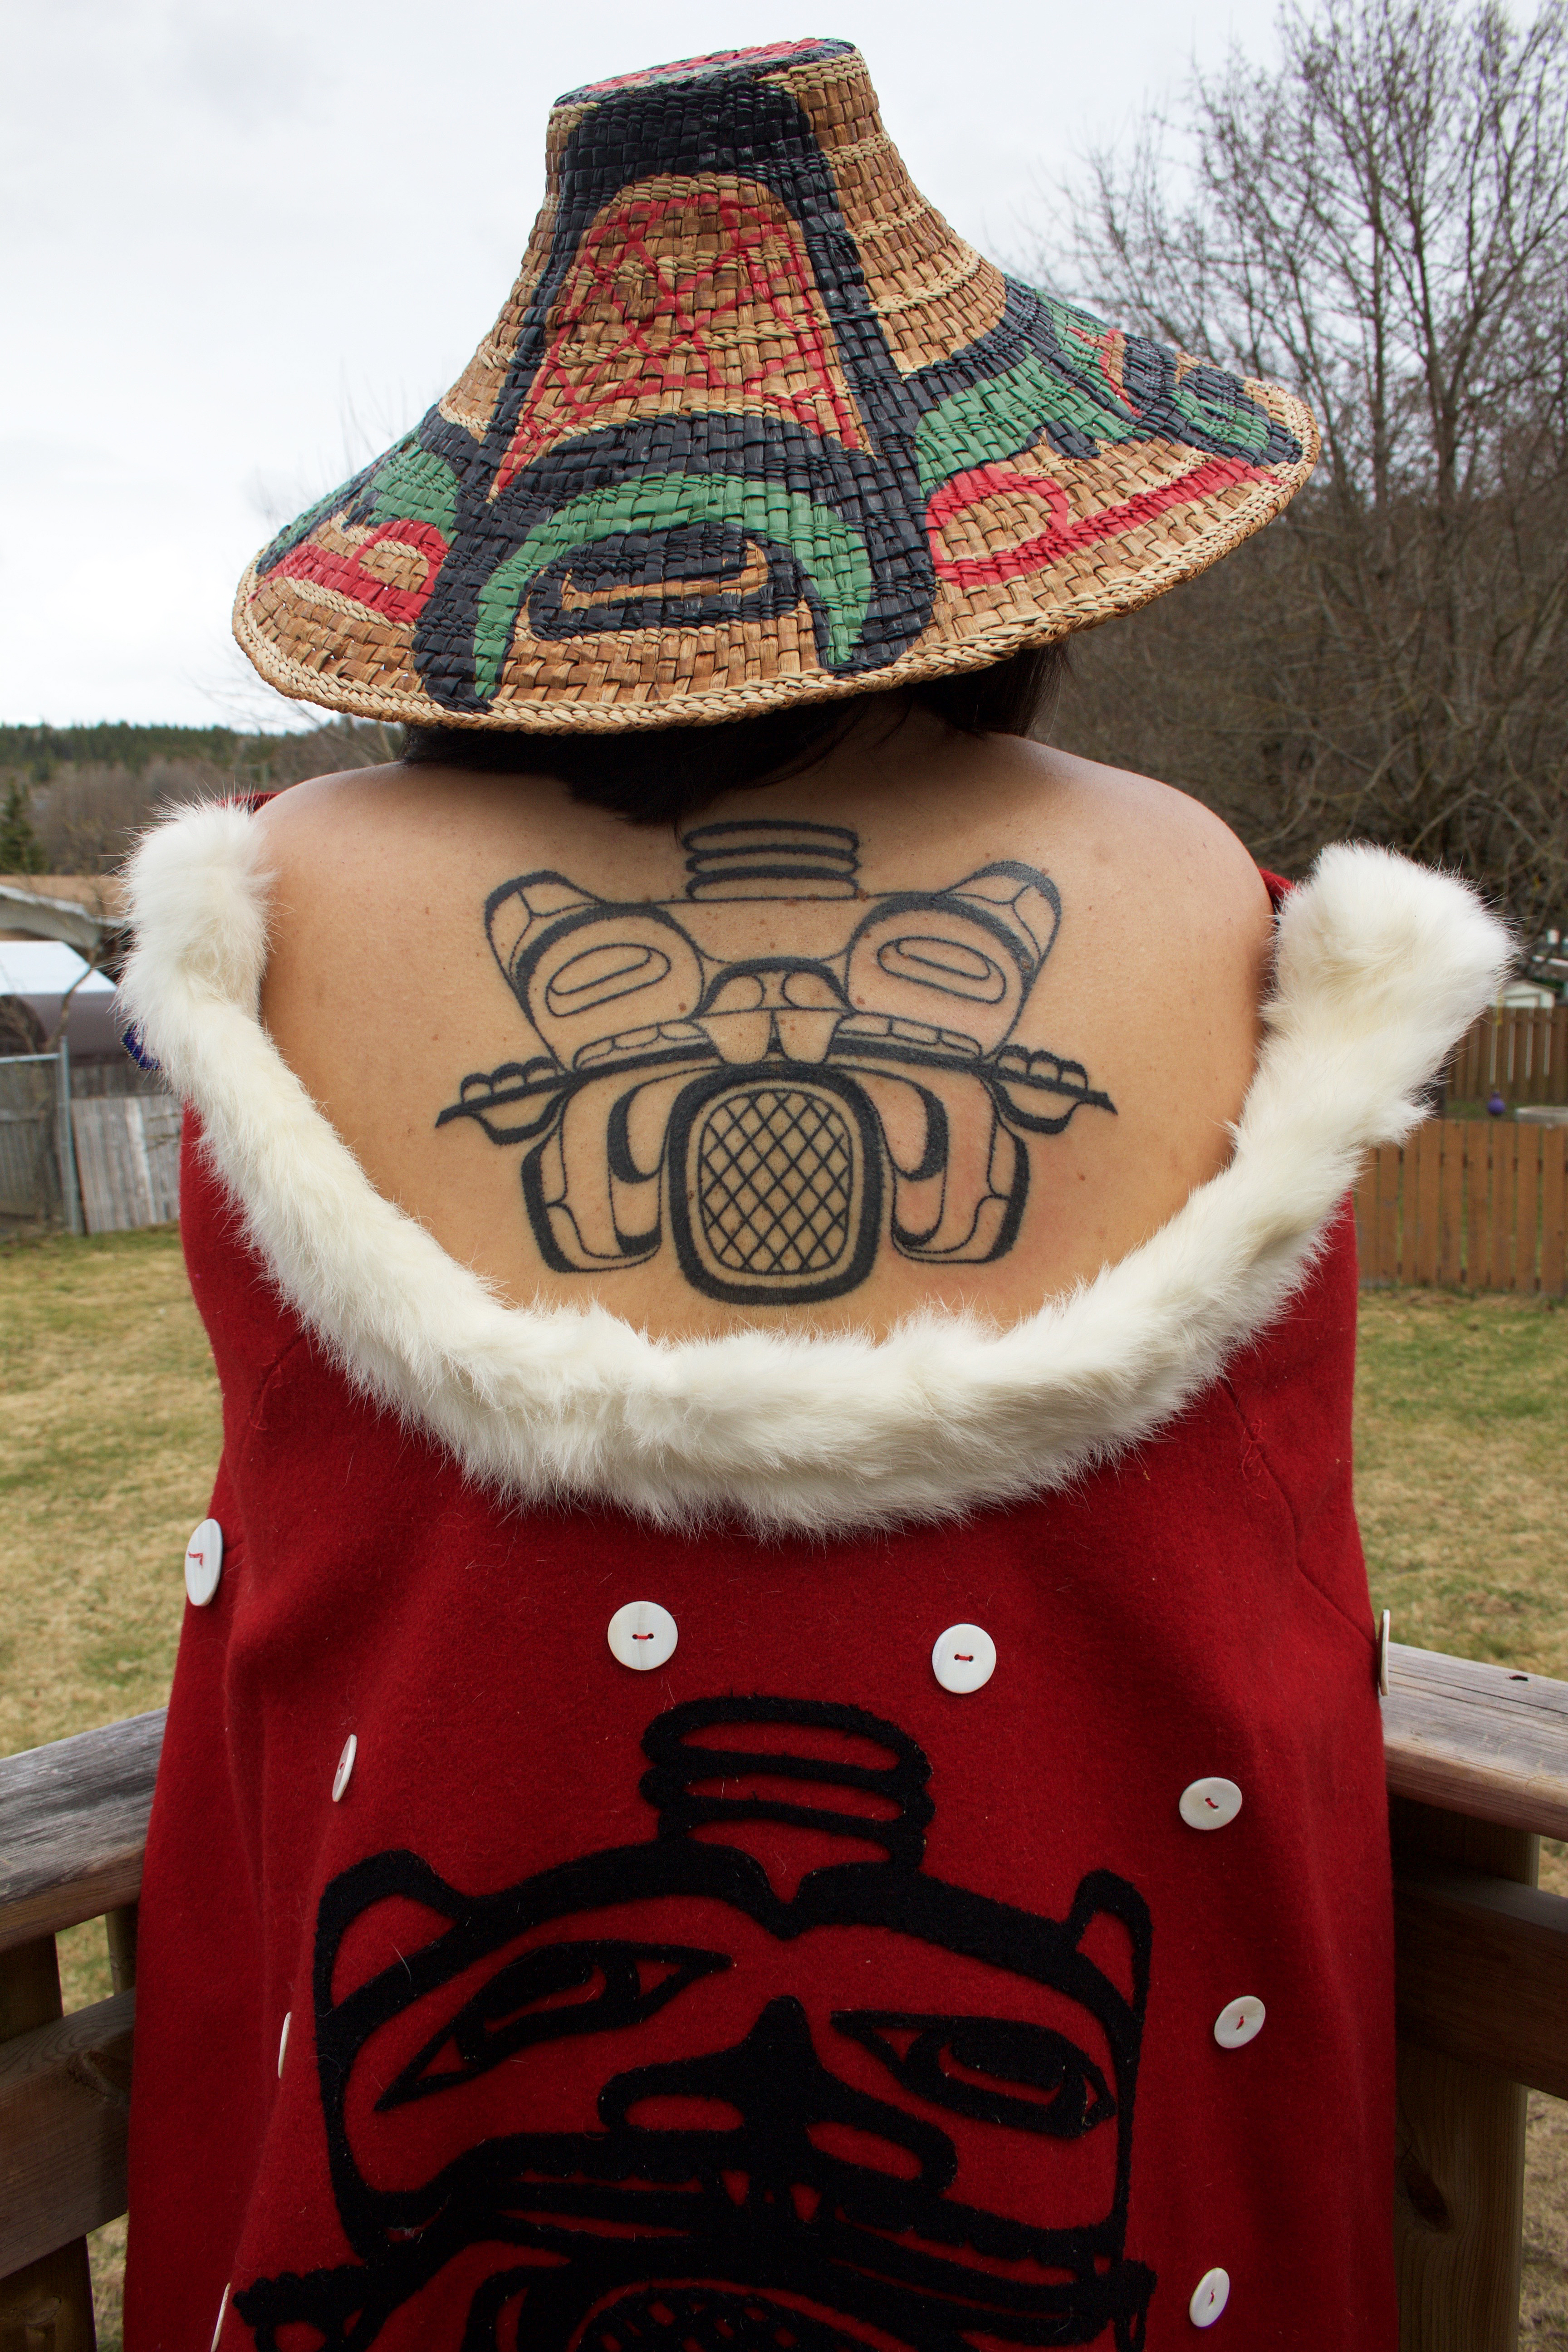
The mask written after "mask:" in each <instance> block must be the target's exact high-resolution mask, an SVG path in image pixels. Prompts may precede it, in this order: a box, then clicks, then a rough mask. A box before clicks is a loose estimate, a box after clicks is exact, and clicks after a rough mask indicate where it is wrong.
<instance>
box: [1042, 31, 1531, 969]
mask: <svg viewBox="0 0 1568 2352" xmlns="http://www.w3.org/2000/svg"><path fill="white" fill-rule="evenodd" d="M1279 35H1280V62H1279V66H1278V68H1275V69H1273V70H1269V71H1264V70H1260V69H1258V68H1256V67H1254V66H1250V65H1248V64H1247V61H1246V60H1245V58H1243V57H1242V56H1241V55H1240V54H1239V53H1233V54H1232V56H1231V58H1230V59H1229V61H1228V63H1227V65H1226V68H1224V70H1223V71H1221V72H1220V73H1219V74H1218V75H1217V76H1215V77H1212V78H1209V77H1205V76H1203V75H1201V74H1200V75H1197V76H1195V77H1194V79H1193V81H1192V83H1191V84H1190V86H1189V88H1188V90H1187V93H1186V97H1185V100H1184V105H1183V106H1182V107H1181V108H1180V109H1179V110H1177V111H1176V112H1175V113H1174V114H1173V115H1171V116H1167V117H1165V118H1163V119H1162V118H1151V119H1149V120H1148V121H1145V123H1144V125H1143V126H1142V131H1141V133H1140V135H1139V137H1138V139H1137V141H1136V142H1135V143H1134V145H1133V147H1132V149H1131V152H1130V153H1128V152H1124V153H1123V155H1122V157H1121V159H1120V160H1118V158H1117V157H1115V156H1111V155H1100V156H1099V157H1097V158H1095V159H1094V160H1093V162H1092V163H1091V166H1090V173H1089V189H1088V191H1087V196H1086V194H1085V193H1084V192H1083V191H1079V194H1078V195H1077V197H1076V199H1075V201H1074V202H1073V204H1072V205H1071V208H1070V214H1069V218H1070V226H1069V227H1068V230H1067V232H1066V233H1065V235H1064V236H1063V237H1062V239H1061V240H1060V241H1059V243H1058V248H1057V250H1056V251H1055V252H1053V253H1052V254H1051V255H1049V256H1047V257H1045V263H1046V274H1047V275H1051V276H1054V277H1055V278H1056V279H1057V281H1058V283H1061V284H1063V285H1065V286H1066V287H1067V288H1068V289H1070V290H1071V291H1072V292H1074V293H1075V294H1077V295H1079V297H1080V299H1085V300H1087V301H1089V303H1090V304H1091V306H1092V307H1095V308H1098V309H1103V310H1107V311H1108V312H1109V314H1110V316H1111V317H1113V318H1119V319H1124V320H1127V321H1128V322H1129V323H1135V324H1137V325H1138V326H1140V327H1142V328H1143V329H1144V331H1147V332H1150V333H1152V334H1156V335H1158V336H1160V337H1161V338H1162V339H1163V340H1165V341H1173V342H1175V343H1178V344H1180V345H1182V346H1183V347H1184V348H1185V349H1186V350H1188V351H1191V352H1201V353H1204V354H1205V355H1209V356H1213V357H1215V358H1219V359H1225V360H1228V361H1230V362H1235V363H1239V364H1240V365H1241V366H1242V367H1243V368H1245V370H1246V371H1247V373H1249V374H1255V375H1262V376H1273V377H1278V378H1279V379H1281V380H1282V381H1284V382H1286V383H1290V384H1292V385H1294V386H1296V387H1298V388H1299V389H1300V390H1301V391H1302V392H1303V393H1304V394H1306V396H1307V398H1308V399H1309V400H1310V402H1311V404H1312V405H1313V407H1314V409H1315V410H1316V412H1317V414H1318V415H1319V417H1320V419H1321V424H1322V428H1323V459H1322V463H1321V466H1320V468H1319V471H1318V473H1317V475H1316V476H1315V477H1314V478H1313V481H1312V483H1311V484H1310V487H1309V488H1308V489H1307V490H1306V491H1304V492H1303V493H1302V494H1301V496H1300V498H1299V499H1297V500H1296V502H1295V505H1294V506H1293V507H1292V508H1291V509H1290V510H1289V514H1288V516H1287V517H1286V519H1285V520H1283V521H1281V522H1280V523H1279V524H1277V525H1275V526H1274V527H1273V528H1271V529H1270V530H1268V531H1267V532H1265V533H1263V534H1262V535H1261V537H1260V538H1259V539H1258V540H1257V541H1253V542H1251V543H1250V544H1249V546H1248V547H1247V548H1246V549H1244V550H1242V551H1240V553H1239V554H1238V555H1237V556H1236V557H1234V558H1232V559H1231V560H1230V561H1229V562H1227V563H1226V564H1225V565H1223V566H1222V567H1221V568H1220V570H1219V571H1218V572H1215V573H1214V574H1211V575H1209V577H1207V578H1206V579H1205V580H1204V581H1202V582H1200V583H1196V584H1195V585H1194V587H1193V588H1191V589H1189V590H1187V591H1185V592H1183V593H1179V594H1178V595H1176V596H1174V597H1172V598H1168V599H1166V600H1163V603H1162V604H1157V605H1155V606H1153V607H1152V608H1151V609H1150V611H1149V612H1148V613H1147V614H1143V615H1140V616H1139V617H1138V618H1136V619H1135V620H1133V621H1131V622H1128V623H1124V624H1121V625H1119V626H1118V627H1116V628H1113V629H1111V630H1108V631H1107V632H1106V633H1105V634H1104V636H1103V637H1102V638H1101V639H1099V640H1094V641H1090V642H1089V643H1088V644H1086V646H1085V647H1084V651H1083V656H1082V657H1081V660H1080V665H1079V667H1080V695H1079V705H1078V712H1077V716H1078V719H1079V732H1080V733H1084V732H1087V733H1088V734H1089V736H1091V737H1095V738H1098V739H1100V740H1097V741H1096V742H1095V743H1094V745H1093V748H1097V749H1102V750H1104V751H1108V752H1110V753H1111V754H1113V755H1115V756H1121V757H1124V758H1131V759H1132V760H1134V761H1137V762H1138V764H1141V765H1144V766H1151V767H1152V768H1153V769H1154V770H1155V772H1166V773H1169V772H1172V768H1173V762H1174V763H1175V764H1176V765H1178V766H1179V767H1181V768H1182V769H1183V770H1184V773H1183V774H1182V776H1181V778H1180V781H1183V782H1187V783H1188V784H1189V785H1190V786H1191V787H1192V788H1194V789H1195V790H1197V791H1198V792H1200V793H1202V794H1203V796H1204V797H1205V798H1207V799H1209V800H1211V801H1212V802H1213V803H1215V805H1217V806H1219V807H1221V808H1222V809H1223V810H1224V812H1225V814H1226V815H1227V816H1229V817H1230V819H1231V821H1232V822H1233V823H1234V824H1237V828H1238V830H1240V831H1241V832H1242V833H1243V835H1244V836H1245V837H1246V838H1247V840H1248V841H1249V842H1250V844H1251V845H1252V846H1253V847H1254V848H1255V850H1257V851H1258V853H1259V854H1260V855H1262V856H1265V857H1266V858H1267V857H1272V858H1273V859H1274V860H1275V861H1276V862H1279V863H1283V864H1286V865H1300V863H1301V862H1303V861H1304V859H1305V858H1306V857H1308V856H1310V854H1311V852H1312V851H1313V850H1314V849H1315V848H1316V847H1317V846H1318V845H1319V844H1320V843H1321V842H1322V841H1323V840H1326V839H1329V838H1331V837H1334V836H1336V835H1360V836H1362V837H1367V838H1372V839H1374V840H1378V841H1383V842H1386V843H1390V844H1392V845H1396V846H1399V847H1402V848H1405V849H1408V850H1409V851H1410V852H1411V853H1412V854H1413V855H1415V856H1421V857H1425V858H1426V859H1429V860H1436V859H1441V860H1443V861H1445V862H1447V863H1448V864H1450V865H1453V866H1458V868H1460V869H1461V870H1462V871H1464V872H1467V873H1468V874H1470V875H1472V876H1474V877H1477V878H1478V879H1479V880H1481V881H1483V882H1484V883H1486V884H1487V885H1488V886H1489V887H1491V888H1492V889H1493V890H1494V891H1495V892H1497V893H1498V894H1499V895H1500V896H1501V897H1502V898H1505V899H1506V900H1507V902H1508V903H1509V904H1510V907H1511V908H1512V910H1513V911H1514V913H1515V914H1516V915H1517V916H1518V917H1519V918H1520V919H1521V922H1522V923H1523V924H1524V925H1526V926H1527V927H1528V928H1530V929H1531V930H1534V929H1538V928H1539V927H1540V926H1541V925H1542V923H1544V922H1545V921H1546V920H1547V919H1551V918H1552V917H1553V916H1559V917H1560V916H1561V913H1562V910H1563V908H1564V907H1565V906H1568V789H1565V787H1568V596H1565V589H1568V26H1565V20H1564V16H1563V5H1562V0H1544V5H1542V7H1541V9H1540V11H1539V13H1538V14H1537V15H1536V16H1535V17H1534V18H1533V20H1532V22H1531V24H1530V25H1529V26H1528V27H1527V28H1526V29H1523V30H1519V29H1516V28H1515V27H1514V26H1512V25H1510V21H1509V20H1508V18H1507V17H1506V16H1504V15H1503V13H1502V11H1501V10H1500V8H1499V7H1497V6H1495V5H1478V6H1472V7H1470V8H1469V9H1468V10H1466V9H1464V8H1462V7H1458V6H1454V5H1445V0H1317V5H1309V6H1303V5H1289V6H1287V8H1286V10H1285V12H1284V14H1283V15H1282V16H1281V19H1280V24H1279ZM1173 156H1174V157H1176V158H1179V159H1180V160H1179V161H1173ZM1084 748H1086V749H1089V748H1091V746H1090V744H1089V743H1088V742H1086V743H1085V747H1084Z"/></svg>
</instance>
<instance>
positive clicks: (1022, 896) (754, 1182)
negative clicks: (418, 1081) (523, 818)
mask: <svg viewBox="0 0 1568 2352" xmlns="http://www.w3.org/2000/svg"><path fill="white" fill-rule="evenodd" d="M681 845H682V847H683V848H684V849H685V851H686V853H687V859H686V866H687V883H686V892H685V896H684V898H680V899H669V900H664V901H651V900H645V901H638V902H635V903H630V904H626V905H620V904H616V902H614V901H612V900H608V899H604V898H596V897H595V895H594V893H593V892H592V891H590V890H587V889H585V888H584V887H582V885H581V884H579V883H577V882H574V881H573V880H571V879H570V878H569V877H567V876H565V875H563V874H554V873H548V872H541V873H535V874H524V875H520V876H519V877H516V879H514V880H512V881H510V882H506V883H503V884H502V885H501V887H500V889H498V890H496V891H494V892H492V894H491V896H490V898H489V901H488V903H487V905H486V908H485V925H486V929H487V932H488V934H489V942H490V947H491V950H493V952H494V955H495V958H496V961H497V963H498V964H499V965H500V971H501V972H502V974H503V975H504V977H505V979H506V982H507V983H508V985H509V987H510V990H511V992H512V993H513V995H514V996H515V998H516V1000H517V1003H518V1006H519V1009H520V1011H521V1014H522V1017H523V1021H524V1023H525V1024H526V1037H527V1049H528V1050H526V1052H525V1053H524V1055H523V1056H522V1058H521V1059H519V1060H516V1061H509V1062H506V1063H503V1064H502V1065H501V1066H500V1068H499V1069H495V1070H490V1071H481V1072H476V1073H474V1074H472V1075H470V1076H468V1077H466V1078H465V1079H464V1080H463V1082H462V1086H461V1088H460V1090H459V1095H458V1100H457V1101H456V1102H455V1103H452V1104H450V1105H449V1106H448V1107H447V1108H446V1109H445V1110H443V1111H442V1113H441V1114H440V1117H439V1118H438V1119H437V1126H438V1127H444V1126H446V1125H447V1124H448V1122H450V1121H451V1120H454V1119H459V1118H471V1119H475V1120H477V1121H478V1122H479V1125H480V1126H481V1127H482V1128H483V1129H484V1131H485V1133H486V1134H487V1135H488V1136H489V1139H490V1140H491V1141H492V1142H493V1143H498V1144H502V1145H508V1146H515V1145H517V1144H520V1143H521V1144H522V1145H524V1146H525V1147H526V1149H525V1151H524V1155H523V1160H522V1195H523V1202H524V1205H525V1207H526V1210H527V1213H528V1219H529V1223H530V1225H531V1229H532V1234H533V1238H534V1242H535V1244H536V1245H537V1247H538V1249H539V1253H540V1255H541V1256H542V1258H543V1260H544V1262H545V1264H546V1265H548V1266H550V1267H551V1268H552V1270H553V1271H554V1272H556V1273H559V1274H571V1273H584V1274H585V1273H595V1272H599V1273H608V1272H611V1271H614V1270H615V1269H616V1268H617V1267H620V1266H627V1265H642V1264H643V1263H645V1262H646V1261H647V1259H649V1258H651V1257H652V1256H654V1255H656V1253H657V1252H658V1250H659V1249H660V1248H661V1247H662V1245H663V1242H664V1238H665V1234H666V1232H667V1231H668V1234H669V1236H670V1238H671V1240H672V1241H673V1243H674V1245H675V1251H676V1256H677V1260H678V1262H679V1267H680V1271H681V1274H682V1275H683V1276H684V1277H685V1279H686V1280H687V1281H688V1282H689V1284H690V1285H691V1286H692V1287H693V1288H694V1289H696V1290H700V1291H702V1292H703V1293H705V1294H706V1295H707V1297H710V1298H716V1299H721V1300H725V1301H729V1302H731V1303H733V1304H736V1305H742V1306H751V1307H754V1306H765V1305H769V1304H773V1305H785V1304H788V1305H808V1304H812V1303H815V1302H816V1301H819V1300H823V1299H829V1298H837V1297H841V1296H842V1295H843V1294H844V1293H845V1292H846V1291H849V1290H853V1289H854V1288H856V1286H858V1284H859V1283H861V1282H863V1281H864V1280H865V1279H866V1276H868V1274H869V1272H870V1271H871V1268H872V1266H873V1265H875V1264H876V1262H877V1258H878V1256H879V1253H880V1252H881V1251H882V1250H883V1249H884V1248H886V1247H891V1248H892V1249H893V1250H895V1251H896V1252H898V1253H899V1255H901V1256H904V1257H909V1258H914V1259H917V1260H919V1261H921V1263H923V1264H926V1265H984V1264H986V1263H987V1262H989V1261H990V1260H992V1259H994V1258H999V1257H1003V1256H1005V1255H1006V1253H1007V1251H1008V1250H1009V1249H1011V1247H1012V1246H1013V1244H1014V1242H1015V1240H1016V1237H1017V1234H1018V1229H1019V1226H1020V1224H1021V1223H1022V1220H1023V1215H1024V1209H1025V1203H1026V1200H1027V1198H1028V1189H1029V1159H1028V1149H1027V1139H1028V1138H1029V1137H1031V1136H1047V1135H1059V1134H1060V1133H1061V1132H1062V1130H1063V1129H1065V1128H1066V1126H1067V1125H1068V1121H1069V1120H1070V1119H1071V1118H1072V1117H1073V1115H1074V1113H1075V1112H1076V1111H1078V1110H1080V1109H1084V1108H1089V1109H1094V1110H1102V1111H1109V1112H1110V1113H1111V1114H1112V1116H1114V1114H1115V1105H1114V1104H1113V1103H1112V1102H1111V1100H1110V1096H1109V1095H1107V1094H1104V1093H1102V1092H1099V1091H1097V1090H1096V1089H1095V1088H1093V1087H1091V1086H1090V1085H1089V1076H1088V1073H1087V1071H1086V1070H1085V1068H1084V1067H1083V1065H1082V1064H1081V1063H1079V1062H1073V1061H1067V1060H1064V1059H1062V1058H1061V1057H1060V1056H1058V1055H1055V1054H1048V1053H1037V1052H1033V1051H1030V1050H1028V1049H1027V1048H1026V1047H1025V1046H1023V1045H1020V1044H1017V1043H1016V1042H1015V1033H1016V1029H1017V1027H1018V1023H1019V1019H1020V1016H1021V1015H1022V1013H1023V1012H1024V1009H1025V1007H1026V1004H1027V1003H1028V1001H1029V997H1030V993H1031V991H1032V990H1033V988H1034V986H1035V983H1036V982H1037V979H1038V977H1039V974H1040V972H1041V971H1042V969H1043V968H1044V965H1045V962H1046V959H1047V956H1048V955H1049V953H1050V951H1051V946H1052V943H1053V941H1054V940H1055V938H1056V934H1057V930H1058V926H1059V924H1060V921H1061V900H1060V898H1059V897H1058V892H1057V889H1056V887H1055V885H1054V884H1053V883H1052V882H1051V881H1050V880H1049V879H1048V878H1047V876H1046V875H1044V874H1042V873H1040V872H1039V871H1038V870H1037V868H1036V867H1035V866H1025V865H1020V864H1018V863H1016V862H1015V861H1013V860H1010V859H1009V860H1002V861H999V862H998V863H996V864H994V865H991V866H983V867H982V868H981V869H980V871H979V872H977V873H974V874H970V875H967V876H965V877H964V878H963V880H961V881H958V882H955V883H953V884H952V886H951V887H948V888H946V889H942V890H901V891H885V892H882V893H880V894H879V895H876V896H868V895H867V894H866V893H865V892H863V891H862V890H861V889H860V888H859V887H858V882H857V875H858V866H859V839H858V835H856V834H855V833H853V832H852V831H850V829H849V828H848V827H847V826H844V825H832V824H809V823H805V822H784V823H780V822H777V821H775V820H773V819H769V818H752V819H742V820H739V821H731V822H730V823H727V824H704V825H697V826H694V827H692V828H691V829H690V830H689V831H688V832H687V833H685V834H684V835H682V836H681ZM759 899H771V900H775V901H780V902H784V901H787V903H788V906H789V918H788V929H789V932H790V945H789V946H788V947H787V948H781V949H778V950H773V952H770V953H769V954H766V955H762V956H759V955H756V954H754V953H750V952H747V951H746V950H747V949H748V947H749V945H750V944H751V941H752V938H753V936H754V934H753V926H754V921H755V905H756V902H757V901H758V900H759Z"/></svg>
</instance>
